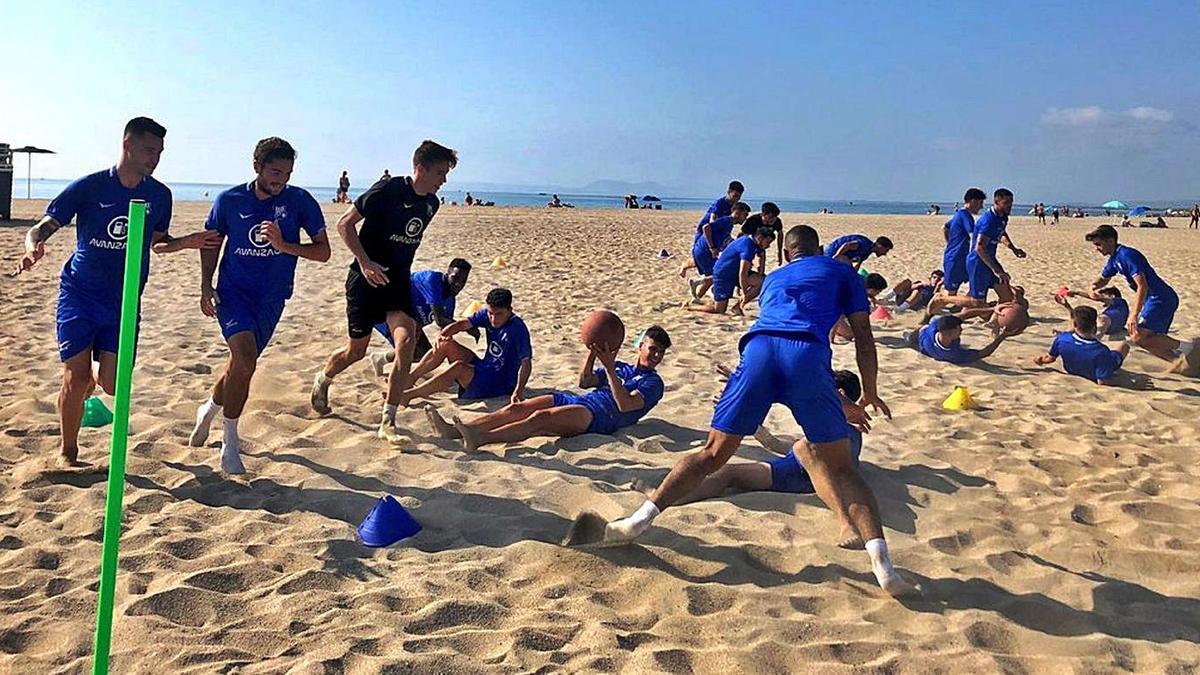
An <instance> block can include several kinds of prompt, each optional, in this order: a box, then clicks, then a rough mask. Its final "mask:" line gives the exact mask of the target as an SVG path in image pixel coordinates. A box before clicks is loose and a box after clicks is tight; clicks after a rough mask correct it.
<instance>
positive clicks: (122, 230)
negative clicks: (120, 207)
mask: <svg viewBox="0 0 1200 675" xmlns="http://www.w3.org/2000/svg"><path fill="white" fill-rule="evenodd" d="M128 236H129V216H117V217H116V218H113V219H112V220H110V221H108V238H109V239H112V240H113V241H125V238H126V237H128Z"/></svg>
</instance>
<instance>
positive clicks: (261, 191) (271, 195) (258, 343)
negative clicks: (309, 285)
mask: <svg viewBox="0 0 1200 675" xmlns="http://www.w3.org/2000/svg"><path fill="white" fill-rule="evenodd" d="M295 164H296V150H295V149H294V148H292V146H291V144H290V143H288V142H287V141H285V140H283V139H282V138H276V137H274V136H272V137H271V138H264V139H262V140H261V141H259V142H258V145H256V146H255V147H254V173H255V176H254V180H252V181H250V182H249V183H246V184H244V185H237V186H234V187H231V188H229V189H228V190H226V191H224V192H222V193H221V194H219V195H217V199H216V201H214V202H213V205H212V210H211V211H209V214H208V221H207V222H206V223H205V225H204V227H205V229H206V230H210V231H215V232H217V233H219V234H220V235H221V237H222V238H223V239H224V240H225V254H224V255H223V256H222V255H221V252H220V250H219V249H209V250H204V251H201V252H200V310H201V311H202V312H203V313H204V315H205V316H209V317H215V318H216V319H217V322H218V323H220V325H221V334H222V335H223V336H224V337H225V344H226V345H228V347H229V360H228V361H227V362H226V363H225V371H224V372H223V373H221V376H220V377H219V378H217V382H216V384H214V385H213V389H212V396H210V397H209V399H208V401H206V402H205V403H204V404H203V405H201V406H200V409H199V410H198V411H197V412H196V426H195V428H194V429H192V435H191V437H190V438H189V441H188V442H189V443H191V445H193V446H195V447H200V446H202V445H204V443H205V441H207V440H208V430H209V427H211V426H212V423H213V420H215V419H216V418H217V415H218V414H221V413H222V412H223V413H224V417H223V418H222V422H223V424H222V426H223V428H224V436H223V439H222V441H221V469H222V470H223V471H225V473H231V474H238V473H245V472H246V468H245V466H244V465H243V464H242V459H241V445H242V443H241V439H240V438H239V437H238V430H237V427H238V419H239V418H240V417H241V415H242V410H243V409H244V408H245V405H246V398H247V397H248V396H249V394H250V380H251V378H252V377H254V371H255V369H256V368H257V366H258V357H260V356H262V353H263V350H264V349H266V348H267V344H268V343H269V342H270V341H271V336H272V335H273V334H274V333H275V326H276V325H277V324H278V323H279V319H280V317H282V316H283V307H284V304H285V303H286V302H287V300H288V298H290V297H292V287H293V285H294V283H295V277H296V261H297V260H298V259H300V258H304V259H305V260H315V261H317V262H326V261H328V260H329V253H330V251H329V235H328V233H327V232H326V231H325V216H324V215H323V214H322V213H321V207H320V206H319V205H318V204H317V200H316V199H314V198H313V196H312V195H311V194H309V193H308V191H307V190H305V189H304V188H299V187H296V186H294V185H288V181H289V180H291V177H292V169H293V168H294V166H295ZM301 231H303V232H304V233H305V234H306V235H308V239H309V243H307V244H303V243H300V232H301ZM218 259H219V260H220V265H221V267H220V269H221V271H220V276H219V278H218V279H217V288H216V290H215V291H214V290H213V285H212V279H213V272H215V271H216V270H217V262H218Z"/></svg>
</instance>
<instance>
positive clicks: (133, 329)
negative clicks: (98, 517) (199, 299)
mask: <svg viewBox="0 0 1200 675" xmlns="http://www.w3.org/2000/svg"><path fill="white" fill-rule="evenodd" d="M145 224H146V202H145V201H144V200H141V199H134V200H132V201H130V202H129V229H128V235H127V236H126V238H125V278H124V283H122V285H121V337H120V341H119V342H118V347H117V395H116V401H115V404H114V405H113V426H112V446H111V447H112V449H111V452H110V453H109V458H108V493H107V496H106V498H105V500H104V544H103V554H102V556H101V558H100V600H99V602H98V604H97V606H96V640H95V643H94V652H95V654H94V656H93V661H92V674H93V675H102V674H104V673H107V672H108V648H109V645H110V643H111V642H112V615H113V595H114V592H115V591H116V584H117V546H118V545H119V544H120V540H121V499H122V497H124V491H125V449H126V446H127V445H128V444H129V394H130V390H131V388H132V386H133V352H134V346H135V343H136V342H137V320H138V302H139V300H140V299H141V286H142V256H143V252H142V245H143V242H144V240H145V238H146V227H145Z"/></svg>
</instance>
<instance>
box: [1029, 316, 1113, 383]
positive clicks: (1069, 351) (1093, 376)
mask: <svg viewBox="0 0 1200 675" xmlns="http://www.w3.org/2000/svg"><path fill="white" fill-rule="evenodd" d="M1071 327H1072V329H1073V330H1072V331H1071V332H1062V333H1059V334H1058V335H1057V336H1055V338H1054V342H1053V343H1051V345H1050V351H1048V352H1047V353H1045V354H1043V355H1041V356H1039V357H1037V358H1036V359H1034V362H1035V363H1037V364H1038V365H1039V366H1048V365H1050V364H1051V363H1054V361H1055V360H1056V359H1058V357H1060V356H1061V357H1062V360H1063V370H1065V371H1067V372H1068V373H1070V374H1072V375H1078V376H1079V377H1084V378H1087V379H1089V380H1091V381H1093V382H1095V383H1096V384H1113V377H1114V376H1115V375H1116V373H1117V371H1118V370H1120V368H1121V364H1123V363H1124V362H1125V357H1126V356H1127V355H1128V354H1129V343H1128V342H1124V341H1122V342H1121V346H1120V347H1118V348H1117V349H1109V348H1108V347H1107V346H1106V345H1105V344H1104V343H1102V342H1100V338H1098V337H1096V328H1097V319H1096V308H1095V307H1088V306H1086V305H1084V306H1080V307H1076V308H1075V309H1073V310H1071Z"/></svg>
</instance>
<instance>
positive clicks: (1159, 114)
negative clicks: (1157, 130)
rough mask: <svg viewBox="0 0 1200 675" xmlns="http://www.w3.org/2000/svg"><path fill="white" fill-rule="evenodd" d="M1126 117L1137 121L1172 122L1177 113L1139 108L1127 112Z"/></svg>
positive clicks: (1144, 107)
mask: <svg viewBox="0 0 1200 675" xmlns="http://www.w3.org/2000/svg"><path fill="white" fill-rule="evenodd" d="M1124 114H1125V115H1127V116H1129V117H1132V118H1133V119H1135V120H1148V121H1151V122H1170V121H1171V120H1173V119H1175V113H1173V112H1171V111H1170V110H1163V109H1162V108H1151V107H1149V106H1138V107H1136V108H1130V109H1129V110H1126V111H1125V113H1124Z"/></svg>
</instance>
